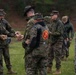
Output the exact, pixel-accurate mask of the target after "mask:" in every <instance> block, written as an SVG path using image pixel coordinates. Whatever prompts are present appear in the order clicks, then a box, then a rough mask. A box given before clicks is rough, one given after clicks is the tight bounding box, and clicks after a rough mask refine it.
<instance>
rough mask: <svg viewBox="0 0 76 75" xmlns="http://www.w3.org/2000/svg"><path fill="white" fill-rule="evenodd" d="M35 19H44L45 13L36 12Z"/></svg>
mask: <svg viewBox="0 0 76 75" xmlns="http://www.w3.org/2000/svg"><path fill="white" fill-rule="evenodd" d="M34 19H35V20H43V19H44V18H43V15H42V14H41V13H36V14H35V16H34Z"/></svg>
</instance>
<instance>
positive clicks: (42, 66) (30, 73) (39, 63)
mask: <svg viewBox="0 0 76 75" xmlns="http://www.w3.org/2000/svg"><path fill="white" fill-rule="evenodd" d="M25 64H26V65H25V70H26V75H47V72H46V71H47V70H46V68H47V67H46V65H47V59H46V57H42V56H32V55H31V54H29V55H27V56H26V57H25Z"/></svg>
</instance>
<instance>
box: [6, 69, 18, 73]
mask: <svg viewBox="0 0 76 75" xmlns="http://www.w3.org/2000/svg"><path fill="white" fill-rule="evenodd" d="M7 74H17V72H15V71H13V70H12V69H10V70H8V72H7Z"/></svg>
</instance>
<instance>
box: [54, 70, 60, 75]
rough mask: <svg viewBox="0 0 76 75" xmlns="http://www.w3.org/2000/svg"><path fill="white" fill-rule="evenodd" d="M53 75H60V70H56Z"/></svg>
mask: <svg viewBox="0 0 76 75" xmlns="http://www.w3.org/2000/svg"><path fill="white" fill-rule="evenodd" d="M53 74H55V75H59V74H61V70H59V69H57V70H56V71H55V72H54V73H53Z"/></svg>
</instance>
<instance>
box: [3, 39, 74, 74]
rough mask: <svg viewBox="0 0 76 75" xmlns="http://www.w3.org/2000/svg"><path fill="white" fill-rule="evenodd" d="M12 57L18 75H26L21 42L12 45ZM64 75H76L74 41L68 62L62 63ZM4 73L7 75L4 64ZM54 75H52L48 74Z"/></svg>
mask: <svg viewBox="0 0 76 75" xmlns="http://www.w3.org/2000/svg"><path fill="white" fill-rule="evenodd" d="M10 56H11V63H12V66H13V69H14V70H15V71H17V73H18V74H17V75H25V69H24V59H23V57H24V49H23V48H22V44H21V42H18V41H16V40H15V41H13V42H12V43H11V44H10ZM53 70H54V71H55V62H54V66H53ZM61 70H62V74H61V75H75V73H74V40H73V41H72V43H71V47H70V56H69V60H68V61H62V67H61ZM4 73H5V75H7V74H6V73H7V69H6V66H5V63H4ZM48 75H52V74H48Z"/></svg>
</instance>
